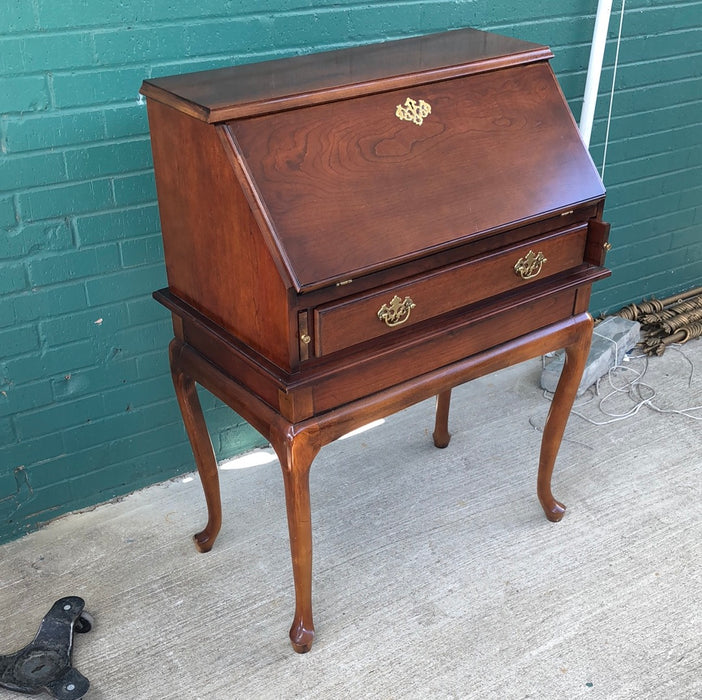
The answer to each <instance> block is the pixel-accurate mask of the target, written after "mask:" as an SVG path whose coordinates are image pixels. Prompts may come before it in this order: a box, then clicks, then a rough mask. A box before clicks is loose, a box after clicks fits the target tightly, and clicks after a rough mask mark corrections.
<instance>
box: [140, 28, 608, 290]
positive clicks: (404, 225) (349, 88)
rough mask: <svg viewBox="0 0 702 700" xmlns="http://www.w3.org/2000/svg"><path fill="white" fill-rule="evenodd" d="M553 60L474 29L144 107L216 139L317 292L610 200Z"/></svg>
mask: <svg viewBox="0 0 702 700" xmlns="http://www.w3.org/2000/svg"><path fill="white" fill-rule="evenodd" d="M551 55H552V54H551V52H550V51H549V49H548V48H546V47H543V46H539V45H536V44H531V43H527V42H523V41H519V40H516V39H511V38H507V37H500V36H498V35H495V34H488V33H485V32H480V31H477V30H472V29H464V30H457V31H452V32H444V33H442V34H434V35H430V36H424V37H418V38H414V39H405V40H401V41H394V42H387V43H384V44H376V45H372V46H364V47H356V48H352V49H345V50H343V51H335V52H329V53H321V54H310V55H306V56H300V57H295V58H290V59H284V60H278V61H269V62H264V63H259V64H251V65H243V66H237V67H232V68H226V69H220V70H215V71H207V72H201V73H194V74H189V75H184V76H172V77H168V78H160V79H153V80H149V81H146V82H145V83H144V85H143V87H142V93H143V94H145V95H146V96H147V97H149V98H150V99H153V100H156V101H158V102H163V103H165V104H168V105H170V106H171V107H173V108H175V109H178V110H180V111H181V112H184V113H186V114H188V115H190V116H192V117H193V118H195V119H199V120H202V121H205V122H209V123H214V124H215V126H214V128H216V129H217V130H218V131H219V134H220V139H221V143H222V146H223V148H225V149H226V151H227V155H228V157H229V162H230V163H231V165H232V168H234V170H235V172H236V174H237V177H238V179H239V182H240V183H241V185H242V187H243V189H244V192H245V193H246V196H247V199H248V201H249V205H250V207H251V209H252V211H253V212H254V215H255V217H256V220H257V221H258V223H259V226H260V228H261V233H262V235H263V236H264V238H265V240H266V243H267V245H268V247H269V249H270V252H271V254H272V255H273V257H274V259H275V260H276V262H277V264H278V267H279V270H280V271H281V273H282V275H283V277H284V281H285V282H286V284H288V285H289V286H290V287H293V288H294V289H296V290H297V291H298V292H304V291H308V290H312V289H317V288H320V287H324V286H328V285H331V284H334V283H338V282H344V281H346V280H348V279H353V278H356V277H358V276H361V275H364V274H368V273H371V272H374V271H376V270H380V269H385V268H388V267H392V266H394V265H398V264H401V263H403V262H407V261H410V260H413V259H417V258H419V257H424V256H426V255H429V254H431V253H434V252H439V251H441V250H445V249H448V248H451V247H454V246H458V245H461V244H463V243H466V242H468V241H470V240H471V239H475V238H479V237H485V236H490V235H493V234H495V233H499V232H500V231H502V230H505V229H506V228H514V227H515V226H518V225H521V224H527V223H530V222H532V221H536V220H538V219H544V218H548V217H549V216H557V215H558V214H560V213H564V212H565V211H568V210H569V209H572V208H573V207H574V206H578V205H580V204H584V203H587V202H591V201H593V200H596V199H599V198H601V197H602V196H603V195H604V187H603V185H602V182H601V180H600V178H599V176H598V174H597V171H596V170H595V168H594V165H593V163H592V160H591V159H590V156H589V154H588V153H587V150H586V149H585V147H584V145H583V143H582V141H581V139H580V136H579V133H578V131H577V127H576V125H575V122H574V120H573V117H572V115H571V113H570V110H569V108H568V106H567V104H566V102H565V99H564V98H563V95H562V93H561V90H560V88H559V86H558V83H557V81H556V79H555V76H554V75H553V72H552V70H551V68H550V66H549V64H548V59H549V58H550V57H551ZM350 98H354V99H350Z"/></svg>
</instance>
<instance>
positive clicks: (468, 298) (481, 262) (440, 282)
mask: <svg viewBox="0 0 702 700" xmlns="http://www.w3.org/2000/svg"><path fill="white" fill-rule="evenodd" d="M586 237H587V224H582V225H579V226H575V227H572V228H569V229H567V230H565V231H560V232H558V233H554V234H551V235H547V236H542V237H540V238H538V239H534V240H532V241H529V242H527V243H524V244H520V245H518V246H511V247H509V248H506V249H501V250H499V251H497V252H494V253H490V254H487V255H483V256H480V257H478V258H474V259H472V260H469V261H466V262H463V263H459V264H456V265H452V266H449V267H446V268H443V269H441V270H437V271H436V272H430V273H427V274H424V275H422V276H420V277H417V278H414V279H411V280H408V281H406V282H403V283H398V284H396V285H388V286H387V287H384V288H382V289H379V290H375V291H372V292H370V293H367V294H364V295H362V296H356V297H349V298H348V299H345V300H342V301H338V302H331V303H329V304H324V305H322V306H319V307H318V308H316V309H315V311H314V350H315V355H316V356H317V357H321V356H324V355H329V354H330V353H333V352H336V351H338V350H342V349H344V348H347V347H351V346H353V345H356V344H358V343H363V342H365V341H368V340H372V339H374V338H378V337H380V336H383V335H387V334H388V333H394V332H397V331H398V330H401V329H406V328H409V327H411V326H413V325H415V324H417V323H419V322H421V321H425V320H427V319H430V318H434V317H436V316H440V315H441V314H444V313H448V312H450V311H454V310H456V309H460V308H461V307H463V306H467V305H468V304H474V303H476V302H479V301H481V300H484V299H489V298H490V297H494V296H495V295H497V294H502V293H504V292H508V291H511V290H514V289H518V288H524V287H527V286H528V285H529V284H530V283H532V282H533V281H534V280H542V279H544V278H547V277H549V276H551V275H555V274H557V273H559V272H563V271H565V270H568V269H570V268H572V267H576V266H577V265H579V264H581V263H582V262H583V256H584V252H585V240H586Z"/></svg>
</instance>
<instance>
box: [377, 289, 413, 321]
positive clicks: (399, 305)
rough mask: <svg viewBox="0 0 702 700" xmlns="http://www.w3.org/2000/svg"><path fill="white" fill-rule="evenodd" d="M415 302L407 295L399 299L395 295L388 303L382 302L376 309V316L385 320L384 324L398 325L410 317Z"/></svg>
mask: <svg viewBox="0 0 702 700" xmlns="http://www.w3.org/2000/svg"><path fill="white" fill-rule="evenodd" d="M415 306H416V304H415V303H414V302H413V301H412V299H410V298H409V297H405V298H404V299H400V297H398V296H397V295H395V296H394V297H393V298H392V300H391V301H390V303H389V304H383V305H382V306H381V307H380V308H379V309H378V318H379V319H380V320H381V321H385V325H386V326H390V327H391V328H392V327H393V326H400V325H402V324H403V323H404V322H405V321H407V319H408V318H409V317H410V313H411V312H412V309H413V308H414V307H415Z"/></svg>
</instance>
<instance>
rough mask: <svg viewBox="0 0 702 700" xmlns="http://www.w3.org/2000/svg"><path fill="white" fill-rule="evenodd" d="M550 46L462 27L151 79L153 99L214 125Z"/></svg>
mask: <svg viewBox="0 0 702 700" xmlns="http://www.w3.org/2000/svg"><path fill="white" fill-rule="evenodd" d="M551 57H552V53H551V51H550V50H549V49H548V47H546V46H542V45H540V44H534V43H531V42H527V41H522V40H519V39H513V38H511V37H505V36H501V35H498V34H492V33H489V32H483V31H479V30H477V29H470V28H468V29H458V30H453V31H449V32H441V33H437V34H429V35H425V36H419V37H411V38H407V39H399V40H394V41H387V42H383V43H376V44H369V45H365V46H355V47H350V48H344V49H338V50H335V51H326V52H322V53H312V54H305V55H301V56H293V57H290V58H284V59H277V60H271V61H263V62H260V63H249V64H243V65H237V66H231V67H227V68H219V69H215V70H209V71H199V72H196V73H187V74H184V75H173V76H166V77H162V78H152V79H149V80H145V81H144V83H143V85H142V88H141V92H142V94H144V95H145V96H147V97H149V98H151V99H155V100H158V101H159V102H164V103H166V104H170V105H172V106H174V107H176V108H177V109H180V110H181V111H184V112H187V113H188V114H191V115H192V116H195V117H197V118H199V119H202V120H204V121H207V122H218V121H224V120H227V119H232V118H236V117H241V116H250V115H252V114H262V113H266V112H270V111H277V110H280V109H290V108H292V107H299V106H304V105H310V104H318V103H320V102H328V101H330V100H334V99H343V98H345V97H353V96H358V95H363V94H369V93H373V92H378V91H380V90H388V89H392V88H400V87H406V86H407V85H411V84H417V83H421V82H431V81H434V80H439V79H446V78H451V77H458V76H461V75H469V74H471V73H475V72H482V71H485V70H494V69H495V68H499V67H505V66H508V65H514V64H515V63H526V62H530V61H538V60H545V59H548V58H551Z"/></svg>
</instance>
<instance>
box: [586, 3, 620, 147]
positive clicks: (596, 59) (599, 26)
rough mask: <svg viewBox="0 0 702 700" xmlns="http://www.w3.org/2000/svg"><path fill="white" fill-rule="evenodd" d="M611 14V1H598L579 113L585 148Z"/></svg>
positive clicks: (593, 114)
mask: <svg viewBox="0 0 702 700" xmlns="http://www.w3.org/2000/svg"><path fill="white" fill-rule="evenodd" d="M611 14H612V0H599V3H598V5H597V17H596V18H595V29H594V31H593V34H592V48H591V49H590V63H589V64H588V67H587V81H586V82H585V94H584V96H583V108H582V111H581V113H580V136H581V137H582V139H583V141H584V143H585V146H587V147H589V146H590V136H591V135H592V122H593V120H594V118H595V105H596V104H597V93H598V91H599V87H600V75H601V73H602V62H603V60H604V52H605V45H606V44H607V30H608V29H609V18H610V15H611Z"/></svg>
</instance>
